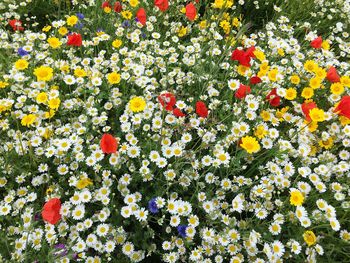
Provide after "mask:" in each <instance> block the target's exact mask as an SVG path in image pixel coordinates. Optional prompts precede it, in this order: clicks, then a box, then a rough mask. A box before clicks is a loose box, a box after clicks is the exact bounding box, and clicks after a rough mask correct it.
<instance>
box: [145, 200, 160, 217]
mask: <svg viewBox="0 0 350 263" xmlns="http://www.w3.org/2000/svg"><path fill="white" fill-rule="evenodd" d="M148 210H149V211H150V212H151V213H152V214H156V213H158V212H159V209H158V207H157V203H156V199H155V198H152V199H151V200H149V202H148Z"/></svg>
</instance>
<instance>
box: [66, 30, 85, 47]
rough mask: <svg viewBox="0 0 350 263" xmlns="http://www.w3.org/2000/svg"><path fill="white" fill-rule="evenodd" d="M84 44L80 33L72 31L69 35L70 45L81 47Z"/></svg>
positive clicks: (68, 42) (68, 43)
mask: <svg viewBox="0 0 350 263" xmlns="http://www.w3.org/2000/svg"><path fill="white" fill-rule="evenodd" d="M82 44H83V39H82V37H81V35H80V34H78V33H72V34H70V35H68V41H67V45H68V46H75V47H80V46H81V45H82Z"/></svg>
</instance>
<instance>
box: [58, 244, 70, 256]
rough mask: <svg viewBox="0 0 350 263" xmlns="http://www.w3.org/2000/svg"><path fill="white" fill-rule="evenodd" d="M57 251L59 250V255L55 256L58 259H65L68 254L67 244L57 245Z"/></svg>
mask: <svg viewBox="0 0 350 263" xmlns="http://www.w3.org/2000/svg"><path fill="white" fill-rule="evenodd" d="M55 249H57V253H55V256H57V257H63V256H65V255H67V254H68V251H67V249H66V245H65V244H62V243H59V244H56V245H55ZM59 252H60V253H59Z"/></svg>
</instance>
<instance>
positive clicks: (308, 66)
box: [304, 60, 318, 72]
mask: <svg viewBox="0 0 350 263" xmlns="http://www.w3.org/2000/svg"><path fill="white" fill-rule="evenodd" d="M304 68H305V70H306V71H308V72H313V71H315V70H316V69H317V68H318V66H317V64H316V62H315V61H313V60H307V61H306V62H305V64H304Z"/></svg>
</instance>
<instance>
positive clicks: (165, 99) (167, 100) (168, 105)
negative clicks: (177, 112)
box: [158, 92, 176, 111]
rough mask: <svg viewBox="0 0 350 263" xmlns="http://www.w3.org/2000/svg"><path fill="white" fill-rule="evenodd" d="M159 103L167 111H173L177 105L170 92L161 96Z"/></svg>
mask: <svg viewBox="0 0 350 263" xmlns="http://www.w3.org/2000/svg"><path fill="white" fill-rule="evenodd" d="M158 101H159V103H160V104H161V105H162V106H163V107H164V108H165V109H166V110H167V111H172V110H173V107H174V106H175V103H176V98H175V95H174V94H172V93H169V92H168V93H163V94H160V95H159V96H158Z"/></svg>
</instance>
